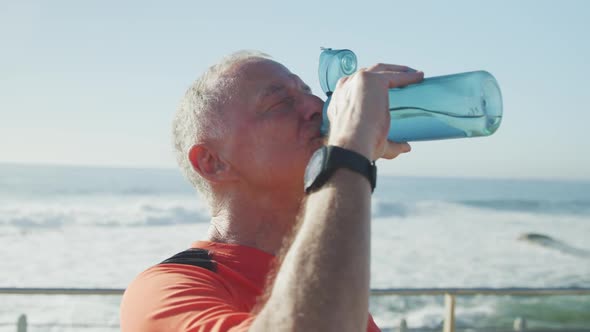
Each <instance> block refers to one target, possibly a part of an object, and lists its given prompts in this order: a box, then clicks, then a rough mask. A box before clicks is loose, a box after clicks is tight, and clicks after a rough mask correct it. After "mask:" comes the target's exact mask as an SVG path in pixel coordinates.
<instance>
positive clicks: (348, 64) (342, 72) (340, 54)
mask: <svg viewBox="0 0 590 332" xmlns="http://www.w3.org/2000/svg"><path fill="white" fill-rule="evenodd" d="M356 65H357V61H356V55H355V54H354V52H352V51H351V50H347V49H343V50H333V49H331V48H323V47H322V53H321V54H320V66H319V70H318V75H319V78H320V85H321V87H322V90H323V91H324V93H326V95H327V96H330V95H332V92H334V89H336V84H337V83H338V80H339V79H340V78H342V77H345V76H348V75H351V74H352V73H354V72H355V71H356Z"/></svg>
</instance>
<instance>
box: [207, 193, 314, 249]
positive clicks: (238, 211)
mask: <svg viewBox="0 0 590 332" xmlns="http://www.w3.org/2000/svg"><path fill="white" fill-rule="evenodd" d="M302 199H303V195H302V194H300V193H296V194H292V193H291V194H290V193H288V192H287V191H282V192H281V191H278V192H272V193H270V192H269V193H266V194H264V195H261V194H260V193H256V194H254V193H245V192H243V191H242V192H241V193H239V194H235V195H232V196H231V197H230V198H227V199H225V200H224V202H223V203H222V204H220V208H219V209H218V211H216V212H215V213H214V215H213V218H212V220H211V226H210V228H209V235H208V238H209V240H210V241H214V242H223V243H232V244H239V245H244V246H249V247H254V248H257V249H259V250H262V251H264V252H267V253H270V254H272V255H277V254H278V253H279V251H280V250H281V248H282V247H283V246H284V245H288V243H285V242H286V241H288V240H289V239H290V238H291V235H292V233H293V231H294V228H295V226H296V224H297V221H298V214H299V210H300V208H301V202H302Z"/></svg>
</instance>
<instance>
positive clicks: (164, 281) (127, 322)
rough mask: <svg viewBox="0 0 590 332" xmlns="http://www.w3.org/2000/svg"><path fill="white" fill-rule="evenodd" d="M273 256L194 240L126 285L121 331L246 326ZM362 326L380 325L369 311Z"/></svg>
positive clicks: (218, 331)
mask: <svg viewBox="0 0 590 332" xmlns="http://www.w3.org/2000/svg"><path fill="white" fill-rule="evenodd" d="M273 262H274V256H272V255H270V254H267V253H265V252H263V251H260V250H258V249H255V248H251V247H246V246H240V245H231V244H223V243H215V242H206V241H199V242H195V243H194V244H193V245H192V248H191V249H189V250H187V251H185V252H183V253H180V254H178V255H176V256H174V257H172V258H170V259H168V260H166V261H164V262H163V263H162V264H159V265H156V266H154V267H151V268H149V269H148V270H146V271H144V272H143V273H141V274H140V275H139V276H138V277H137V278H136V279H135V280H134V281H133V282H132V283H131V285H129V287H128V288H127V290H126V291H125V294H124V295H123V301H122V303H121V331H122V332H155V331H158V332H161V331H186V332H188V331H190V332H196V331H214V332H225V331H232V332H237V331H247V330H248V328H249V327H250V325H251V324H252V322H253V321H254V318H255V315H253V314H252V313H251V311H252V309H253V308H254V306H255V304H256V301H257V298H258V297H259V296H260V295H262V292H263V290H264V286H265V282H266V275H267V274H268V272H269V270H270V268H271V267H272V266H271V265H272V263H273ZM367 331H368V332H377V331H380V330H379V328H378V327H377V325H376V324H375V322H374V321H373V318H372V317H371V316H370V315H369V320H368V323H367Z"/></svg>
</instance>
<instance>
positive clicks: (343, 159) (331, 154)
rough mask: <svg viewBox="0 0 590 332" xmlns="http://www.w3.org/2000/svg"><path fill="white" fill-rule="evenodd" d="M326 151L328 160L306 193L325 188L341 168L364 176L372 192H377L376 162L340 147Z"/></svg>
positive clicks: (328, 147)
mask: <svg viewBox="0 0 590 332" xmlns="http://www.w3.org/2000/svg"><path fill="white" fill-rule="evenodd" d="M325 149H326V159H325V160H324V164H323V165H322V171H321V173H320V174H319V175H318V177H317V178H316V179H315V181H314V182H313V184H312V185H311V186H309V187H308V188H307V189H306V192H308V193H309V192H311V191H313V190H315V189H318V188H320V187H321V186H323V185H324V184H325V183H326V182H327V181H328V179H329V178H330V177H331V176H332V174H334V172H335V171H336V170H337V169H339V168H346V169H349V170H351V171H354V172H357V173H359V174H361V175H364V176H365V177H366V178H367V180H369V183H370V184H371V192H373V191H375V187H376V185H377V166H376V165H375V162H374V161H370V160H369V159H367V158H366V157H365V156H363V155H362V154H360V153H358V152H355V151H352V150H348V149H344V148H341V147H339V146H334V145H329V146H327V147H325Z"/></svg>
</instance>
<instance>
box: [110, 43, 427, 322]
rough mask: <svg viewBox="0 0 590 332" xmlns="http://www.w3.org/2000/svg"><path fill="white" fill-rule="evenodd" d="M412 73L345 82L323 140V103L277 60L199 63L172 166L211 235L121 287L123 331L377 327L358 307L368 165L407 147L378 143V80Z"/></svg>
mask: <svg viewBox="0 0 590 332" xmlns="http://www.w3.org/2000/svg"><path fill="white" fill-rule="evenodd" d="M422 79H423V73H422V72H414V71H413V70H410V69H409V68H408V67H405V66H396V65H386V64H378V65H375V66H373V67H370V68H365V69H361V70H359V71H358V72H357V73H355V74H353V75H351V76H349V77H346V78H344V79H341V80H340V81H339V82H338V86H337V88H336V90H335V92H334V94H333V96H332V102H331V103H330V107H329V110H328V115H329V117H330V123H331V131H330V134H329V136H328V137H322V135H321V134H320V125H321V122H322V107H323V102H322V100H321V99H320V98H318V97H316V96H314V95H313V94H312V93H311V91H310V88H309V87H308V86H307V85H306V84H305V83H304V82H303V81H302V80H301V79H300V78H299V77H298V76H297V75H295V74H293V73H291V72H290V71H289V70H288V69H287V68H285V67H284V66H283V65H281V64H279V63H277V62H275V61H273V60H271V59H270V58H269V57H268V56H266V55H264V54H262V53H257V52H238V53H236V54H233V55H231V56H229V57H227V58H225V59H223V60H222V61H221V62H220V63H219V64H217V65H215V66H213V67H211V68H209V70H208V71H207V72H206V73H205V74H204V75H203V76H202V77H201V78H200V79H199V80H197V81H196V82H195V83H194V84H193V85H192V86H191V87H190V88H189V90H188V91H187V93H186V95H185V97H184V99H183V101H182V103H181V105H180V107H179V110H178V113H177V115H176V118H175V120H174V126H173V127H174V139H175V146H176V150H177V153H178V160H179V163H180V165H181V167H182V168H183V170H184V172H185V174H186V175H187V177H188V178H189V179H190V180H191V182H192V183H193V184H194V185H195V186H196V187H197V188H198V189H199V190H200V191H201V192H202V193H203V194H204V196H205V197H206V198H207V200H208V202H209V205H210V209H211V214H212V219H211V226H210V229H209V234H208V236H207V239H206V240H205V241H198V242H195V243H194V244H193V245H192V246H191V248H190V249H188V250H186V251H184V252H181V253H179V254H177V255H175V256H173V257H171V258H170V259H167V260H165V261H164V262H162V263H160V264H158V265H155V266H153V267H151V268H149V269H148V270H146V271H145V272H143V273H142V274H140V275H139V276H138V277H137V278H136V279H135V280H134V281H133V282H132V283H131V285H130V286H129V287H128V289H127V291H126V292H125V295H124V297H123V302H122V306H121V327H122V330H123V331H125V332H132V331H133V332H136V331H365V330H366V331H379V328H378V327H377V326H376V325H375V323H374V322H373V319H372V318H371V316H370V315H369V313H368V304H369V279H370V278H369V277H370V276H369V273H370V272H369V270H370V221H371V220H370V216H371V213H370V209H371V193H372V190H373V188H374V185H375V166H374V163H372V162H371V161H372V160H376V159H378V158H388V159H392V158H394V157H396V156H397V155H399V154H400V153H404V152H408V151H409V150H410V146H409V145H408V144H405V143H404V144H396V143H392V142H389V141H387V132H388V129H389V113H388V112H387V109H388V94H387V90H388V89H389V88H394V87H400V86H404V85H407V84H411V83H416V82H419V81H420V80H422ZM308 163H309V167H307V171H306V166H307V165H308ZM304 179H305V181H304ZM304 183H305V185H304ZM162 240H163V241H164V239H162Z"/></svg>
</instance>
